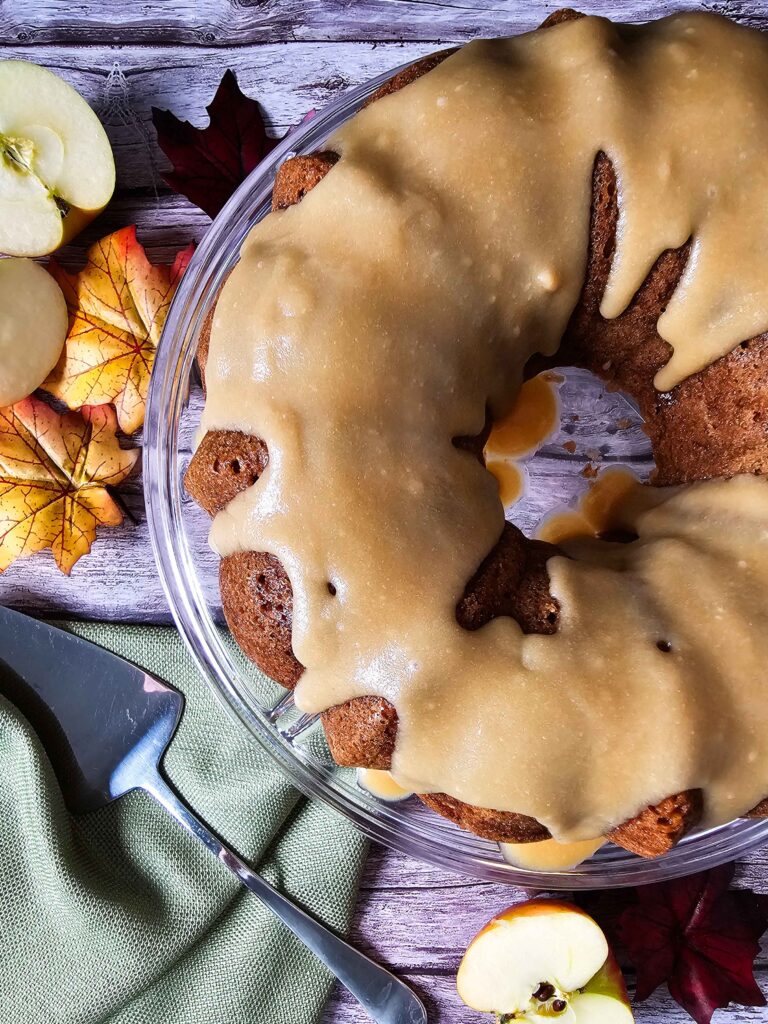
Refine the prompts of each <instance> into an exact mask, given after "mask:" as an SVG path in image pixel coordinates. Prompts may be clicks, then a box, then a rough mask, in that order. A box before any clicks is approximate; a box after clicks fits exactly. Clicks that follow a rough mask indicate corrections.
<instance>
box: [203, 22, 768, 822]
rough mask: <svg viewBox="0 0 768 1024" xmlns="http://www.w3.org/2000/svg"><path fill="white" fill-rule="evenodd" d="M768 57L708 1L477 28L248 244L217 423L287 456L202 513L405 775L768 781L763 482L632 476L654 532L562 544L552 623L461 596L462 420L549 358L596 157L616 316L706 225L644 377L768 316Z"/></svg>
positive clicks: (482, 540)
mask: <svg viewBox="0 0 768 1024" xmlns="http://www.w3.org/2000/svg"><path fill="white" fill-rule="evenodd" d="M767 70H768V51H767V50H766V43H765V41H764V40H763V39H762V37H761V36H760V35H759V33H753V32H751V31H749V30H746V29H741V28H737V27H736V26H733V25H731V24H730V23H728V22H725V21H723V20H721V19H717V18H714V17H712V16H704V15H689V16H681V17H676V18H671V19H666V20H665V21H663V22H659V23H655V24H653V25H651V26H645V27H642V28H632V29H628V28H626V29H625V28H622V29H619V28H617V27H615V26H610V25H609V23H607V22H604V21H602V20H600V19H591V18H590V19H583V20H582V21H578V22H573V23H569V24H566V25H561V26H558V27H556V28H554V29H552V30H550V31H548V32H547V33H542V34H540V35H530V36H524V37H520V38H519V39H516V40H501V41H496V42H494V43H474V44H470V46H468V47H466V48H465V49H464V50H462V51H460V52H459V53H457V54H455V55H454V56H452V57H450V58H449V59H448V60H446V61H445V62H444V63H443V64H442V65H441V66H440V67H438V68H436V69H435V70H434V71H433V72H431V73H430V74H429V75H428V76H426V77H425V78H423V79H420V80H419V81H418V82H415V83H413V85H411V86H409V88H408V89H407V90H406V91H404V92H403V93H402V94H400V95H398V96H393V97H390V98H388V99H387V100H386V101H383V102H381V103H379V104H376V105H375V106H374V107H371V108H369V109H368V110H367V111H365V112H364V113H363V114H362V115H359V116H358V117H357V118H356V119H354V120H353V121H352V122H351V123H350V124H349V125H347V126H346V127H345V129H343V130H342V132H341V133H340V134H339V136H338V137H337V138H336V139H334V140H332V148H333V149H334V150H337V151H338V152H340V153H341V160H340V162H339V164H338V166H337V167H336V168H335V169H334V173H333V174H332V175H328V176H327V177H326V178H324V179H323V181H322V182H321V183H320V185H319V186H318V187H317V188H316V189H315V190H314V191H313V192H312V193H311V194H309V195H308V196H307V197H306V199H305V200H304V202H302V204H301V206H300V207H296V208H292V209H291V210H288V211H286V212H285V213H283V214H281V215H280V216H279V217H272V218H268V219H267V220H266V221H264V222H262V224H260V225H259V226H258V227H257V228H256V229H254V232H253V233H252V235H251V236H250V238H249V240H248V242H247V243H246V245H245V247H244V250H243V258H242V260H241V263H240V264H239V266H238V268H237V269H236V271H235V272H234V274H233V276H232V278H231V280H230V281H229V282H228V284H227V285H226V287H225V288H224V291H223V294H222V299H221V301H220V302H219V306H218V307H217V312H216V317H215V320H214V324H213V331H212V340H211V354H210V359H209V364H208V374H207V378H208V403H207V406H206V413H205V419H204V426H205V428H206V429H208V430H231V431H233V432H243V433H247V434H255V435H258V436H260V437H263V438H264V439H265V441H266V443H267V445H268V447H269V451H270V461H269V464H268V466H267V470H266V471H265V472H264V474H263V476H262V477H261V479H260V480H259V482H258V484H256V485H255V486H254V487H252V488H250V489H249V490H246V491H243V492H242V493H241V494H240V495H238V497H236V498H235V499H234V500H233V501H232V502H231V504H230V505H229V506H228V508H227V509H226V510H225V511H224V512H223V513H220V514H219V516H218V517H217V519H216V521H215V523H214V528H213V532H212V538H213V541H214V544H215V545H216V547H217V549H218V550H219V551H220V553H222V554H225V555H226V554H229V553H232V552H237V551H246V552H247V551H257V550H263V551H268V552H271V553H272V555H273V556H274V557H276V558H278V559H279V560H280V561H281V562H282V563H283V564H284V565H285V567H286V569H287V572H288V576H289V578H290V581H291V585H292V588H293V594H294V612H293V637H294V641H293V642H294V649H295V651H296V655H297V657H298V658H299V660H300V661H301V663H303V664H304V665H305V666H306V670H305V672H304V674H303V676H302V678H301V681H300V683H299V688H298V690H297V700H298V702H299V704H300V705H301V706H302V707H305V708H306V709H308V710H319V709H322V708H325V707H329V706H331V705H335V704H338V703H340V702H343V701H346V700H349V699H351V698H354V697H358V696H361V695H376V696H380V697H383V698H385V699H386V700H388V701H390V702H391V703H393V704H394V705H395V707H396V708H397V713H398V718H399V727H398V734H397V743H396V747H395V752H394V758H393V769H394V773H395V775H396V776H397V777H398V779H400V781H403V782H405V783H406V784H411V785H413V786H414V788H417V789H419V790H421V791H423V792H428V791H430V790H448V791H449V792H450V793H452V794H454V795H455V797H456V798H458V799H460V800H463V801H466V802H469V803H475V804H479V805H481V806H484V807H488V808H497V809H499V810H501V811H512V810H513V809H514V810H518V811H522V812H524V813H525V814H527V815H529V816H532V817H534V818H537V819H538V820H539V821H540V822H542V823H544V824H545V825H546V826H547V827H548V828H549V830H550V831H551V832H552V834H553V835H555V836H556V837H558V838H562V839H578V838H583V837H586V836H589V835H595V834H598V833H601V832H603V831H607V830H608V829H609V828H610V827H611V826H612V825H614V824H615V823H616V822H618V821H622V820H624V819H626V818H628V817H630V816H631V815H632V814H634V813H635V812H636V811H637V809H638V808H639V807H643V806H645V805H647V804H652V803H654V802H656V801H658V800H660V799H661V798H662V797H663V796H664V795H665V794H668V793H670V792H683V791H685V790H687V789H689V788H692V787H701V788H703V790H704V793H705V799H706V804H705V817H706V820H707V822H709V823H715V822H718V821H724V820H727V819H729V818H731V817H734V816H735V815H737V814H739V813H742V812H744V811H746V810H748V808H750V807H752V806H753V805H754V804H756V803H757V802H758V800H760V799H761V797H762V796H763V795H764V793H765V790H766V788H768V785H767V780H766V776H767V775H768V749H767V743H768V741H767V740H766V738H765V736H766V730H765V722H764V718H765V717H766V712H765V710H764V708H763V705H764V703H765V702H764V701H763V700H762V692H761V690H760V685H759V679H760V663H761V648H762V646H763V644H762V643H761V638H762V637H764V636H765V635H766V633H765V625H766V624H768V600H767V598H766V595H767V594H768V587H766V583H767V582H768V552H767V550H766V549H767V548H768V530H767V529H766V524H768V484H766V483H765V481H763V480H762V479H758V478H755V477H748V476H744V477H736V478H734V479H732V480H729V481H722V480H718V481H711V482H708V483H701V484H696V485H693V486H691V487H688V488H683V489H679V488H673V489H651V488H639V489H638V490H637V492H636V493H634V494H633V495H632V496H631V500H628V502H627V504H626V507H625V509H624V513H623V516H624V524H625V527H626V529H627V530H629V531H633V532H634V533H636V534H637V536H638V540H637V541H635V542H634V543H631V544H622V545H617V544H610V543H600V542H595V541H592V542H587V541H583V542H579V544H578V547H577V548H574V549H573V550H572V551H570V552H569V553H570V554H571V555H572V556H577V557H571V558H563V557H560V556H558V557H554V558H551V559H550V560H549V563H548V570H549V574H550V578H551V589H552V593H553V595H554V596H555V598H556V599H557V601H558V602H559V604H560V610H561V613H560V628H559V629H558V631H557V632H556V633H555V634H553V635H551V636H523V635H522V634H521V631H520V628H519V627H518V626H517V625H516V623H514V622H512V621H511V620H506V619H505V620H501V619H497V620H494V621H493V622H490V623H489V624H488V625H487V626H486V627H485V628H484V629H482V630H479V631H478V632H476V633H467V632H466V631H463V630H461V629H460V628H459V627H458V625H457V623H456V621H455V616H454V608H455V606H456V602H457V600H458V599H459V597H460V596H461V593H462V590H463V581H464V580H466V579H467V578H468V577H469V575H470V574H471V572H472V569H473V567H474V566H476V565H477V564H478V563H479V562H480V560H481V559H482V556H483V554H484V552H485V551H487V550H489V549H490V547H492V545H493V543H494V540H495V539H496V537H498V533H499V530H500V525H501V522H500V517H501V512H500V506H499V502H498V499H497V497H496V495H495V493H494V491H495V487H493V486H492V485H490V484H489V480H490V477H489V475H488V474H486V473H485V471H484V470H482V468H481V467H480V466H479V465H478V463H477V462H476V461H475V460H473V459H468V458H467V456H466V455H465V454H463V453H462V452H461V451H459V450H457V449H456V448H454V447H453V446H452V445H451V443H450V439H451V438H453V437H458V436H471V435H473V434H477V433H478V432H479V431H480V428H481V426H482V423H483V421H484V418H485V410H486V407H489V408H490V410H491V413H492V415H493V417H494V419H497V418H499V417H501V416H503V415H504V412H505V410H506V409H508V408H509V407H510V405H511V403H512V402H513V400H514V396H515V393H516V391H517V389H518V387H519V384H520V381H521V378H522V372H523V367H524V366H525V365H526V363H527V362H528V360H529V358H530V357H531V356H532V355H534V354H535V353H536V352H537V351H538V352H541V353H543V354H544V355H545V356H551V355H552V354H553V353H554V352H555V350H556V348H557V345H558V342H559V339H560V337H561V336H562V334H563V331H564V329H565V327H566V324H567V321H568V318H569V316H570V313H571V310H573V308H574V306H575V304H576V300H577V299H578V297H579V291H580V286H581V281H582V279H583V277H584V269H585V268H584V252H585V251H586V237H587V232H588V226H589V207H590V203H589V199H590V182H591V168H592V163H593V161H594V157H595V154H596V153H599V152H606V153H608V154H609V155H610V157H611V160H612V161H613V165H614V167H615V169H616V174H617V180H618V191H619V210H620V214H619V224H618V232H617V239H618V243H617V248H616V251H615V253H614V254H613V261H612V265H611V273H610V277H609V280H608V285H607V287H606V289H605V293H604V295H603V299H602V304H601V311H602V312H603V314H604V315H605V316H607V317H611V316H616V315H618V314H619V313H620V312H621V311H622V310H623V309H624V307H625V306H626V305H627V303H628V302H629V301H630V299H632V297H633V295H635V293H636V291H637V289H638V287H639V285H640V284H641V283H642V281H643V280H644V278H645V276H646V273H647V271H648V269H649V268H650V267H651V265H652V264H653V263H654V261H655V260H656V257H657V254H658V253H659V252H660V251H662V250H665V249H668V248H673V247H679V246H681V245H682V244H683V243H684V242H685V241H686V239H688V238H692V239H693V242H692V245H691V250H690V258H689V260H688V264H687V266H686V269H685V270H684V272H683V276H682V279H681V282H680V284H679V286H678V288H677V290H676V291H675V293H674V294H673V296H672V297H671V299H670V300H669V303H668V306H667V310H666V312H665V313H664V314H663V316H662V317H661V320H660V321H659V332H660V334H661V335H662V337H663V338H664V339H665V340H666V342H667V343H668V344H669V345H670V347H671V352H672V354H671V358H670V359H669V361H668V362H667V363H666V365H664V366H662V367H661V369H660V370H659V371H658V373H657V375H656V384H657V386H658V387H659V388H670V387H672V386H674V385H676V384H678V383H679V382H680V381H683V382H684V380H685V379H686V378H687V377H688V376H689V375H690V374H692V373H694V372H695V371H698V370H701V369H702V368H704V367H706V366H708V365H709V364H710V363H712V362H713V361H714V360H716V359H717V358H718V357H719V356H722V355H724V354H725V353H727V352H728V351H730V349H731V348H733V346H734V345H735V344H737V343H738V342H739V339H740V338H743V337H750V336H752V335H755V334H756V333H757V332H758V331H760V330H762V329H764V328H765V327H766V324H768V316H767V315H766V310H767V309H768V295H767V294H766V288H765V285H764V283H763V282H761V281H760V276H761V267H762V265H763V264H762V261H763V260H764V257H765V253H764V251H763V249H764V247H765V245H766V237H768V236H766V232H765V230H764V226H763V225H762V217H763V216H765V214H764V213H763V204H762V203H761V201H760V199H761V196H762V195H764V194H765V184H766V182H765V176H766V173H767V172H766V170H765V168H766V166H768V165H766V162H765V159H764V158H765V155H766V149H768V134H767V129H766V125H767V124H768V117H766V115H767V114H768V89H767V81H766V71H767ZM457 139H460V140H461V143H462V145H461V146H460V147H458V146H457V145H456V140H457ZM649 139H653V140H654V144H653V145H649V144H648V140H649ZM466 153H470V154H475V155H476V154H483V159H482V160H477V159H475V160H474V161H470V160H468V159H467V158H466V156H465V155H464V154H466ZM737 161H738V162H737ZM735 162H737V163H736V166H737V167H738V168H739V170H738V173H734V163H735ZM542 169H543V170H542ZM534 171H535V172H536V173H534ZM502 195H503V197H504V202H503V203H501V202H500V201H499V197H500V196H502ZM539 197H540V199H539ZM392 367H395V369H396V372H394V373H393V372H392ZM682 386H684V384H683V385H682ZM361 438H362V439H363V440H362V441H361ZM352 439H354V442H353V440H352ZM361 456H362V462H361ZM427 482H428V483H429V487H428V486H427ZM329 583H330V584H331V585H332V590H331V588H329ZM660 641H663V642H664V644H665V647H664V648H662V647H660V646H659V643H660ZM629 721H631V722H632V723H633V729H632V730H631V734H628V732H627V728H626V723H627V722H629ZM532 723H546V728H547V736H548V738H549V740H550V741H549V742H547V743H541V744H538V745H536V744H534V743H533V742H532V736H531V724H532ZM553 739H554V742H552V740H553Z"/></svg>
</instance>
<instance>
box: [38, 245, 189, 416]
mask: <svg viewBox="0 0 768 1024" xmlns="http://www.w3.org/2000/svg"><path fill="white" fill-rule="evenodd" d="M192 251H193V246H191V245H189V246H188V247H187V248H186V249H182V251H181V252H180V253H179V254H178V255H177V257H176V260H175V262H174V263H173V265H172V266H161V267H155V266H153V265H152V264H151V263H150V262H149V260H148V259H147V254H146V253H145V252H144V248H143V247H142V246H141V245H140V244H139V242H138V241H137V239H136V228H135V227H129V228H122V229H121V230H120V231H115V232H114V233H113V234H111V235H107V236H106V238H102V239H101V241H99V242H96V244H95V245H93V246H91V248H90V249H89V250H88V257H87V262H86V264H85V266H84V267H83V269H82V270H81V271H80V272H79V273H77V274H70V273H68V272H67V271H66V270H64V269H63V268H62V267H60V266H59V265H58V264H57V263H55V262H52V263H51V264H50V266H49V269H50V272H51V273H52V274H53V276H54V277H55V278H56V280H57V281H58V283H59V285H60V286H61V290H62V291H63V292H64V297H65V299H66V300H67V308H68V310H69V334H68V335H67V343H66V345H65V347H64V351H63V352H62V355H61V359H60V360H59V362H58V365H57V366H56V367H55V369H54V370H53V371H52V372H51V374H50V376H49V377H48V380H47V381H46V382H45V384H44V385H43V387H44V388H45V389H46V391H49V392H50V393H51V394H52V395H55V396H56V398H60V399H61V400H62V401H63V402H64V403H66V405H67V406H69V408H70V409H80V408H81V407H82V406H84V405H104V404H106V403H109V402H111V403H113V404H114V406H115V409H116V410H117V419H118V422H119V423H120V428H121V429H122V430H123V431H125V433H126V434H132V433H133V432H134V431H135V430H138V429H139V427H140V426H141V425H142V423H143V422H144V410H145V406H146V401H147V390H148V388H149V376H150V374H151V372H152V365H153V363H154V361H155V351H156V350H157V344H158V342H159V341H160V332H161V331H162V329H163V324H164V323H165V318H166V316H167V314H168V307H169V306H170V304H171V299H172V298H173V294H174V292H175V291H176V287H177V285H178V283H179V279H180V278H181V275H182V274H183V273H184V271H185V269H186V267H187V264H188V263H189V261H190V258H191V256H192Z"/></svg>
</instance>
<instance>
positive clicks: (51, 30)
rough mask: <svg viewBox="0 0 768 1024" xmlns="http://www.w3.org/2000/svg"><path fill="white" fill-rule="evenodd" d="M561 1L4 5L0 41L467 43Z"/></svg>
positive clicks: (760, 13) (691, 0) (27, 1)
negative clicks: (351, 41)
mask: <svg viewBox="0 0 768 1024" xmlns="http://www.w3.org/2000/svg"><path fill="white" fill-rule="evenodd" d="M582 6H583V7H584V8H587V9H588V10H589V13H591V14H601V15H605V16H606V17H611V18H615V19H618V20H621V21H643V20H646V19H648V18H656V17H662V16H664V15H666V14H669V13H672V12H674V11H679V10H698V9H701V8H702V7H703V8H704V9H710V10H718V11H720V12H722V13H726V14H729V15H730V16H732V17H734V18H736V19H738V20H740V21H745V22H748V23H750V24H757V25H764V24H765V9H764V7H762V6H761V4H760V3H759V2H758V0H746V2H728V0H725V2H722V3H717V2H709V3H699V2H697V0H653V2H643V0H630V2H627V3H622V0H591V2H590V3H589V4H584V5H582ZM557 7H558V4H557V3H556V2H554V3H553V2H551V0H534V2H532V3H528V2H526V0H326V2H322V3H318V2H313V0H309V2H306V0H265V2H261V3H259V4H258V5H252V4H245V3H240V2H238V0H180V2H174V3H167V2H165V0H144V2H143V3H141V4H140V5H138V4H130V3H109V4H105V3H103V2H99V0H81V2H80V3H78V4H77V5H73V4H71V3H70V2H69V0H12V2H6V3H4V4H3V5H2V6H1V7H0V38H2V39H3V40H5V41H8V42H11V43H14V44H24V45H33V46H42V45H52V44H58V43H69V44H75V45H80V46H82V45H83V44H87V43H101V44H108V45H110V44H114V43H116V42H119V43H147V44H152V45H154V44H158V43H162V44H175V43H183V44H185V45H187V46H193V47H211V46H214V47H223V46H243V45H245V44H248V43H273V42H282V41H285V40H296V41H302V42H314V41H332V42H341V41H350V40H375V41H378V42H384V41H406V40H407V41H423V40H428V41H430V42H431V41H435V42H438V41H442V42H449V41H450V42H463V41H465V40H467V39H473V38H475V37H477V36H496V35H505V34H510V33H513V32H519V31H524V30H527V29H531V28H535V27H536V26H537V25H539V24H540V23H541V21H542V20H543V19H544V18H546V17H547V15H548V14H550V13H551V12H552V11H553V10H556V9H557Z"/></svg>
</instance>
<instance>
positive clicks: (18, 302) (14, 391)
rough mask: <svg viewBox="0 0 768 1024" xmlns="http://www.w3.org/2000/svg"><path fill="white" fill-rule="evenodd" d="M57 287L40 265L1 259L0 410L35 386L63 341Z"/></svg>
mask: <svg viewBox="0 0 768 1024" xmlns="http://www.w3.org/2000/svg"><path fill="white" fill-rule="evenodd" d="M67 320H68V318H67V304H66V302H65V301H64V296H63V294H62V292H61V288H59V286H58V285H57V284H56V282H55V281H54V279H53V278H52V277H51V275H50V274H49V273H48V271H47V270H46V269H45V268H44V267H41V266H40V264H39V263H34V262H33V261H32V260H26V259H5V260H0V408H2V407H3V406H6V405H13V404H14V403H15V402H19V401H21V399H22V398H26V397H27V395H31V394H32V392H33V391H34V390H35V389H36V388H39V387H40V385H41V384H42V383H43V381H44V380H45V378H46V377H47V376H48V374H49V373H50V372H51V370H52V369H53V368H54V366H55V365H56V362H57V361H58V358H59V356H60V355H61V350H62V348H63V346H64V341H65V339H66V337H67Z"/></svg>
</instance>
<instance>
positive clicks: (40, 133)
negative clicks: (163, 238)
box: [0, 60, 115, 256]
mask: <svg viewBox="0 0 768 1024" xmlns="http://www.w3.org/2000/svg"><path fill="white" fill-rule="evenodd" d="M114 189H115V161H114V158H113V156H112V148H111V146H110V144H109V139H108V138H107V134H106V132H105V131H104V129H103V128H102V126H101V123H100V122H99V119H98V118H97V117H96V115H95V114H94V112H93V111H92V110H91V108H90V107H89V106H88V104H87V103H86V102H85V100H84V99H83V98H82V96H80V94H79V93H77V92H76V91H75V90H74V89H73V88H72V86H71V85H67V83H66V82H64V81H62V79H61V78H59V77H57V76H56V75H54V74H53V72H51V71H48V70H47V69H46V68H43V67H40V65H39V64H33V63H31V62H30V61H25V60H3V61H0V252H2V253H7V254H8V255H11V256H45V255H47V254H48V253H51V252H53V251H54V250H55V249H58V248H59V247H60V246H62V245H64V244H65V243H66V242H68V241H69V240H70V239H71V238H73V237H74V236H75V235H76V234H77V233H78V232H79V231H80V230H82V228H84V227H85V225H86V224H88V222H89V221H91V220H93V218H94V217H95V216H96V215H97V214H98V213H100V212H101V211H102V210H103V209H104V207H105V206H106V205H107V203H108V202H109V200H110V198H111V196H112V193H113V192H114Z"/></svg>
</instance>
